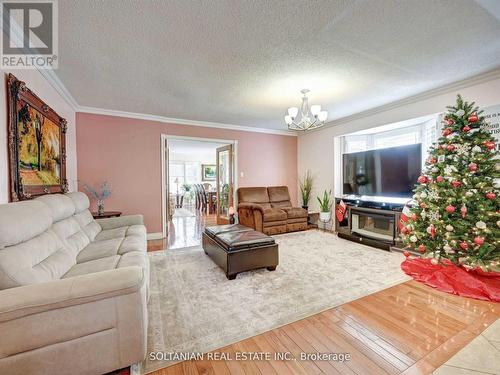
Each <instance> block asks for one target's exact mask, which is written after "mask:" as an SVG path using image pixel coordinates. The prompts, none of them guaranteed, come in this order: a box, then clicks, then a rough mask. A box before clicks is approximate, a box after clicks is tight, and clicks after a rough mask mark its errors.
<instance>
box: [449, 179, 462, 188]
mask: <svg viewBox="0 0 500 375" xmlns="http://www.w3.org/2000/svg"><path fill="white" fill-rule="evenodd" d="M451 185H452V186H453V187H454V188H455V189H456V188H459V187H460V186H462V183H461V182H460V181H458V180H454V181H452V182H451Z"/></svg>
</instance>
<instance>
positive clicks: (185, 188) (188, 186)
mask: <svg viewBox="0 0 500 375" xmlns="http://www.w3.org/2000/svg"><path fill="white" fill-rule="evenodd" d="M191 187H192V186H191V184H188V183H184V184H182V186H181V189H182V190H183V191H184V192H185V193H189V192H190V191H191Z"/></svg>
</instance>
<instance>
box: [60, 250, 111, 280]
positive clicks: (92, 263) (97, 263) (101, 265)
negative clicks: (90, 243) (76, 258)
mask: <svg viewBox="0 0 500 375" xmlns="http://www.w3.org/2000/svg"><path fill="white" fill-rule="evenodd" d="M119 261H120V256H119V255H113V256H109V257H104V258H100V259H94V260H89V261H88V262H83V263H78V264H75V265H74V266H73V267H71V268H70V270H69V271H68V272H66V273H65V274H64V275H63V276H62V278H63V279H66V278H68V277H74V276H80V275H86V274H88V273H94V272H101V271H107V270H112V269H115V268H116V265H117V264H118V262H119Z"/></svg>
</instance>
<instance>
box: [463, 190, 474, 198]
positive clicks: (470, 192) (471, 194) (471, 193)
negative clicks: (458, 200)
mask: <svg viewBox="0 0 500 375" xmlns="http://www.w3.org/2000/svg"><path fill="white" fill-rule="evenodd" d="M473 195H474V192H473V191H472V190H469V191H466V192H465V196H466V197H468V198H470V197H472V196H473Z"/></svg>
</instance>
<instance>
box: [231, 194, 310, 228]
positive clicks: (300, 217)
mask: <svg viewBox="0 0 500 375" xmlns="http://www.w3.org/2000/svg"><path fill="white" fill-rule="evenodd" d="M238 217H239V221H240V224H242V225H245V226H247V227H250V228H254V229H255V230H258V231H259V232H263V233H265V234H268V235H272V234H280V233H287V232H294V231H299V230H305V229H307V210H305V209H303V208H300V207H292V202H291V201H290V194H289V193H288V187H286V186H271V187H267V188H266V187H245V188H239V189H238Z"/></svg>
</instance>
